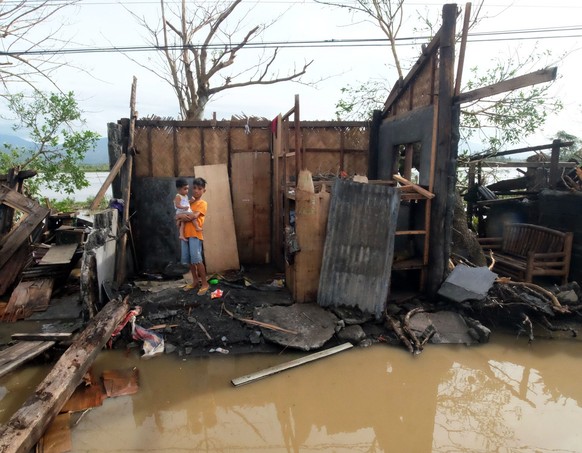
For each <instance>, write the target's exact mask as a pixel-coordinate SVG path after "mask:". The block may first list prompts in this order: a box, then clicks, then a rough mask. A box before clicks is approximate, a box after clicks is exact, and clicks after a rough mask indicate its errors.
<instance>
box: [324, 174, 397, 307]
mask: <svg viewBox="0 0 582 453" xmlns="http://www.w3.org/2000/svg"><path fill="white" fill-rule="evenodd" d="M399 206H400V195H399V193H398V191H397V189H395V188H394V187H389V186H380V185H369V184H360V183H355V182H351V181H344V180H340V179H338V180H336V182H335V184H334V186H333V191H332V197H331V205H330V211H329V218H328V222H327V236H326V240H325V246H324V250H323V263H322V269H321V276H320V280H319V291H318V296H317V301H318V303H319V305H321V306H322V307H328V306H336V307H337V306H342V305H343V306H348V307H358V308H360V309H361V310H362V311H365V312H368V313H373V314H375V315H376V317H380V316H381V315H382V312H383V311H384V308H385V305H386V300H387V299H388V293H389V290H390V272H391V269H392V259H393V255H394V233H395V231H396V221H397V218H398V207H399Z"/></svg>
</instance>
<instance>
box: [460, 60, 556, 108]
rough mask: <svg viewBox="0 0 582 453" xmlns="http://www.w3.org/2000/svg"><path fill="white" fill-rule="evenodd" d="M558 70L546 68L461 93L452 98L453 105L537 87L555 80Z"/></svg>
mask: <svg viewBox="0 0 582 453" xmlns="http://www.w3.org/2000/svg"><path fill="white" fill-rule="evenodd" d="M557 73H558V68H557V67H555V66H554V67H553V68H546V69H540V70H539V71H534V72H530V73H529V74H525V75H522V76H519V77H514V78H513V79H509V80H504V81H502V82H498V83H494V84H493V85H488V86H486V87H482V88H477V89H476V90H471V91H468V92H466V93H461V94H460V95H458V96H455V97H454V98H453V102H454V103H455V104H462V103H466V102H473V101H478V100H479V99H483V98H486V97H489V96H495V95H496V94H501V93H505V92H506V91H513V90H517V89H519V88H524V87H528V86H531V85H537V84H538V83H544V82H551V81H552V80H554V79H555V78H556V75H557Z"/></svg>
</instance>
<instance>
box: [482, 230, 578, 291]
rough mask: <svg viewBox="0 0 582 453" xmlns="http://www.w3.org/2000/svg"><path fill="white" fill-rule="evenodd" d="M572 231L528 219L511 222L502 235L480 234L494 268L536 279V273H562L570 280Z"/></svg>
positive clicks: (565, 278)
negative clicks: (532, 223)
mask: <svg viewBox="0 0 582 453" xmlns="http://www.w3.org/2000/svg"><path fill="white" fill-rule="evenodd" d="M572 237H573V234H572V233H564V232H561V231H557V230H552V229H551V228H546V227H542V226H539V225H531V224H527V223H510V224H507V225H505V227H504V228H503V236H502V237H493V238H480V239H479V243H480V244H481V247H482V248H483V250H484V251H485V252H487V251H488V250H491V251H492V252H493V258H494V260H495V265H494V268H493V270H494V271H495V272H497V273H499V274H501V275H504V276H508V277H512V278H514V279H516V280H522V281H526V282H530V283H531V282H532V281H533V278H534V277H540V276H551V277H561V280H562V284H565V283H567V282H568V274H569V271H570V257H571V254H572Z"/></svg>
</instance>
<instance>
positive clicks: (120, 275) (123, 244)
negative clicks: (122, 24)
mask: <svg viewBox="0 0 582 453" xmlns="http://www.w3.org/2000/svg"><path fill="white" fill-rule="evenodd" d="M136 88H137V78H136V77H135V76H134V77H133V83H132V84H131V97H130V101H129V108H130V118H129V138H128V142H127V152H126V154H127V160H126V165H125V175H126V181H125V187H123V217H122V226H125V227H127V228H128V230H127V232H125V233H123V234H122V235H121V238H120V239H119V253H118V254H117V276H116V282H117V284H119V285H121V284H122V283H123V282H124V281H125V274H126V270H127V233H128V232H129V233H130V234H131V232H130V230H131V224H130V222H129V203H130V201H131V176H132V173H133V154H134V152H135V150H134V143H133V140H134V135H135V120H136V116H137V112H136V111H135V96H136Z"/></svg>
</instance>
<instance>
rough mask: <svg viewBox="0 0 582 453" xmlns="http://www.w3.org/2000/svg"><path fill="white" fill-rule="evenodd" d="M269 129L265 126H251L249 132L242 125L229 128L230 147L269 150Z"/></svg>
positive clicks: (232, 148) (244, 149) (237, 149)
mask: <svg viewBox="0 0 582 453" xmlns="http://www.w3.org/2000/svg"><path fill="white" fill-rule="evenodd" d="M270 147H271V131H270V130H269V129H266V128H251V129H250V133H249V134H247V133H246V132H245V128H244V127H236V128H235V127H233V128H231V129H230V149H231V150H232V152H239V151H265V152H268V151H270Z"/></svg>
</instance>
